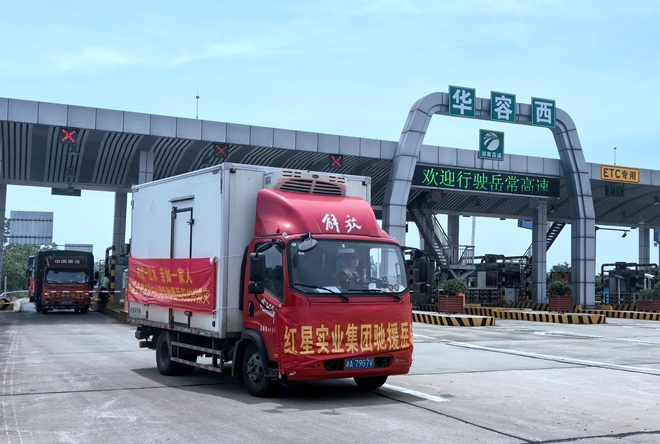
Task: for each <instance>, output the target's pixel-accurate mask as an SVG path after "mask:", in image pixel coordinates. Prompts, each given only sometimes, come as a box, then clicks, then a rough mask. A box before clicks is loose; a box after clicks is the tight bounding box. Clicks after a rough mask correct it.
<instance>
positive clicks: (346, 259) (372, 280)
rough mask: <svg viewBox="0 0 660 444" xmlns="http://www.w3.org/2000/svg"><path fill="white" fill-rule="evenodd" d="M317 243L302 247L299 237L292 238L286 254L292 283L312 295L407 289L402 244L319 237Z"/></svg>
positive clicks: (295, 287) (363, 294)
mask: <svg viewBox="0 0 660 444" xmlns="http://www.w3.org/2000/svg"><path fill="white" fill-rule="evenodd" d="M317 241H318V243H317V245H316V247H314V248H313V249H312V250H309V251H305V252H303V251H299V250H298V247H299V246H300V241H293V242H290V243H289V245H288V246H287V255H288V261H289V264H288V265H289V270H290V282H291V287H292V288H294V289H295V290H297V291H299V292H301V293H304V294H308V295H309V294H312V295H321V294H323V295H329V294H348V295H349V296H350V297H351V298H352V297H353V296H369V295H378V294H382V293H390V294H393V295H394V296H395V297H396V296H400V295H401V294H403V293H405V292H406V291H407V290H408V286H407V281H408V277H407V276H406V273H405V267H404V260H403V255H402V253H401V248H400V247H399V246H398V245H396V244H391V243H385V242H369V241H346V240H344V239H341V240H324V239H321V240H319V239H317Z"/></svg>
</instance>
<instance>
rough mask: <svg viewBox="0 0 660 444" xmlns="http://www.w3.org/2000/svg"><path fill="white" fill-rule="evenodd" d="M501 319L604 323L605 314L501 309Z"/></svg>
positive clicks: (497, 314)
mask: <svg viewBox="0 0 660 444" xmlns="http://www.w3.org/2000/svg"><path fill="white" fill-rule="evenodd" d="M495 317H497V318H499V319H511V320H514V321H532V322H549V323H553V324H604V323H605V316H604V315H602V314H585V313H547V312H537V311H513V310H500V311H497V312H495Z"/></svg>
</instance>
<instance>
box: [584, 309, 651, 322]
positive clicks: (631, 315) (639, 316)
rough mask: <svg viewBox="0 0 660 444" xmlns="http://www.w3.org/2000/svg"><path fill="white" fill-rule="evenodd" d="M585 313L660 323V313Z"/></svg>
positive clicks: (586, 311)
mask: <svg viewBox="0 0 660 444" xmlns="http://www.w3.org/2000/svg"><path fill="white" fill-rule="evenodd" d="M584 312H585V313H589V314H598V315H603V316H606V317H608V318H619V319H637V320H639V321H660V313H648V312H645V311H618V310H585V311H584Z"/></svg>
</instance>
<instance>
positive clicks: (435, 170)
mask: <svg viewBox="0 0 660 444" xmlns="http://www.w3.org/2000/svg"><path fill="white" fill-rule="evenodd" d="M412 186H414V187H424V188H441V189H449V190H465V191H482V192H489V193H502V194H516V195H521V196H542V197H559V179H557V178H554V177H544V176H536V175H531V174H517V173H516V174H514V173H506V172H501V171H479V170H469V169H465V168H445V167H438V166H428V165H419V164H418V165H417V166H415V173H414V174H413V180H412Z"/></svg>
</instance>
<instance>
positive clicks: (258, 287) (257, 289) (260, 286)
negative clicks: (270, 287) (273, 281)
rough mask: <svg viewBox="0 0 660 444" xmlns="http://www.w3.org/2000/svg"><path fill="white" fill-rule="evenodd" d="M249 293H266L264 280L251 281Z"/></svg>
mask: <svg viewBox="0 0 660 444" xmlns="http://www.w3.org/2000/svg"><path fill="white" fill-rule="evenodd" d="M248 293H250V294H264V283H263V282H250V284H249V285H248Z"/></svg>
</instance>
